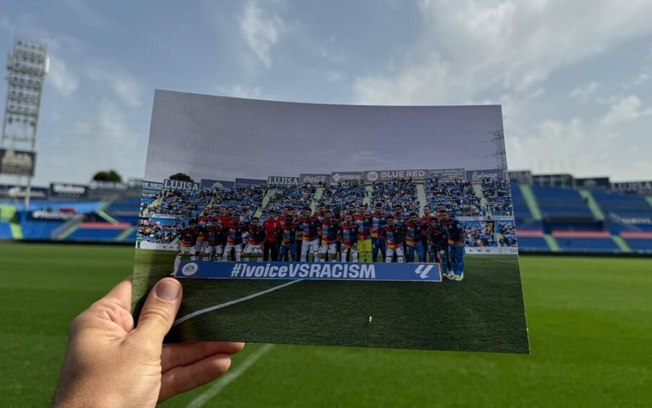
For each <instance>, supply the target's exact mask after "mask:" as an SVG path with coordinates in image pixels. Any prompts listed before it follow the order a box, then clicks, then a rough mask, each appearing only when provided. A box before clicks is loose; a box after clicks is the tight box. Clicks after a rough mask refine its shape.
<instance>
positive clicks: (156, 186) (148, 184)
mask: <svg viewBox="0 0 652 408" xmlns="http://www.w3.org/2000/svg"><path fill="white" fill-rule="evenodd" d="M143 189H144V190H156V191H160V190H163V183H155V182H153V181H143Z"/></svg>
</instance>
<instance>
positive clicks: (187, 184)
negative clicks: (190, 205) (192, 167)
mask: <svg viewBox="0 0 652 408" xmlns="http://www.w3.org/2000/svg"><path fill="white" fill-rule="evenodd" d="M163 187H165V188H166V189H170V190H191V191H199V183H197V182H195V181H181V180H170V179H165V181H164V182H163Z"/></svg>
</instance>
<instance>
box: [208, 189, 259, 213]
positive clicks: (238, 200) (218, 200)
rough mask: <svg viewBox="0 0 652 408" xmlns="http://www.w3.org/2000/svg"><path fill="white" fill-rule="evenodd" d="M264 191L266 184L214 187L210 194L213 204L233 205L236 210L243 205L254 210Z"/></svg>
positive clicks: (257, 206)
mask: <svg viewBox="0 0 652 408" xmlns="http://www.w3.org/2000/svg"><path fill="white" fill-rule="evenodd" d="M205 191H207V190H205ZM266 192H267V186H266V185H253V186H240V187H238V188H236V189H234V190H222V189H215V190H213V191H211V192H210V194H211V196H212V197H213V205H214V206H216V207H218V206H225V207H233V208H235V209H236V212H237V211H239V210H240V209H241V208H243V207H244V208H246V209H247V210H253V211H255V210H256V209H257V208H259V207H260V203H261V202H262V201H263V197H264V196H265V193H266Z"/></svg>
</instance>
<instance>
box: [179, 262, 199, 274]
mask: <svg viewBox="0 0 652 408" xmlns="http://www.w3.org/2000/svg"><path fill="white" fill-rule="evenodd" d="M198 270H199V266H197V264H196V263H194V262H191V263H189V264H185V265H184V266H183V268H181V273H182V274H183V276H192V275H194V274H195V273H197V271H198Z"/></svg>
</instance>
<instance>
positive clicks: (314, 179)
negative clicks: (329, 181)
mask: <svg viewBox="0 0 652 408" xmlns="http://www.w3.org/2000/svg"><path fill="white" fill-rule="evenodd" d="M302 182H303V183H310V184H319V183H325V182H326V176H304V177H303V179H302Z"/></svg>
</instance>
